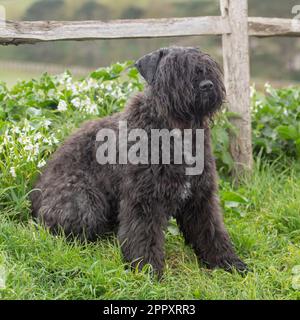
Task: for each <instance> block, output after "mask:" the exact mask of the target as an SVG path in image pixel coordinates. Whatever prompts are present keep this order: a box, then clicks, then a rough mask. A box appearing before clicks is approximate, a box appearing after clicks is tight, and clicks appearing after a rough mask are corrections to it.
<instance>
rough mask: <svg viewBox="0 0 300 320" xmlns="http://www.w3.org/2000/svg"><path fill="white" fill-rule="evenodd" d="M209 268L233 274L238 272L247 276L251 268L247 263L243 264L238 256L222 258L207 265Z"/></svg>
mask: <svg viewBox="0 0 300 320" xmlns="http://www.w3.org/2000/svg"><path fill="white" fill-rule="evenodd" d="M207 265H208V267H209V268H211V269H215V268H221V269H224V270H225V271H228V272H233V271H234V270H236V271H237V272H239V273H241V274H246V273H247V272H248V271H249V268H248V266H247V264H246V263H245V262H243V261H242V260H241V259H240V258H238V257H237V256H232V255H230V256H222V257H219V258H216V259H215V260H214V261H213V262H211V263H207Z"/></svg>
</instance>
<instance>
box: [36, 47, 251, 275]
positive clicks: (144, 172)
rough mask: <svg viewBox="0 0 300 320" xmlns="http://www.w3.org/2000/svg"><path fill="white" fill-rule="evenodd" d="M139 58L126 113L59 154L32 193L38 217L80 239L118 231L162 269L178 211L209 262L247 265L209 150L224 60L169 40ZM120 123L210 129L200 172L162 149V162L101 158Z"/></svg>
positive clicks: (77, 136) (89, 128) (81, 133)
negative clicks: (138, 87)
mask: <svg viewBox="0 0 300 320" xmlns="http://www.w3.org/2000/svg"><path fill="white" fill-rule="evenodd" d="M135 65H136V67H137V69H138V71H139V72H140V74H141V75H142V76H143V77H144V79H145V80H146V82H147V87H146V89H145V90H144V92H142V93H138V94H137V95H135V96H134V97H133V98H132V99H131V101H130V102H129V103H128V105H127V107H126V108H125V110H124V111H123V112H120V113H116V114H114V115H112V116H110V117H106V118H103V119H99V120H95V121H90V122H87V123H85V124H84V125H83V126H82V127H81V128H80V129H79V130H78V131H77V132H75V133H74V134H73V135H71V136H70V137H69V138H68V139H67V140H66V141H65V143H64V144H63V145H62V146H61V147H60V148H59V149H58V150H57V151H56V152H55V153H54V155H53V157H52V159H51V160H50V161H49V162H48V164H47V166H46V167H45V169H44V170H43V172H42V174H41V175H40V177H39V179H38V181H37V183H36V185H35V191H33V192H32V194H31V200H32V209H33V215H34V216H35V217H37V218H38V220H39V221H41V222H42V223H43V224H44V225H45V226H46V227H48V228H49V229H50V230H51V231H52V232H55V233H57V232H59V231H60V230H63V231H64V233H65V234H66V235H69V236H75V237H78V238H82V239H88V240H95V239H96V238H97V237H99V236H102V235H104V234H107V233H110V232H114V231H116V232H117V235H118V239H119V241H120V244H121V248H122V252H123V256H124V259H125V260H126V261H127V262H129V263H130V264H131V266H133V267H135V266H136V267H138V269H140V268H142V266H143V265H145V264H147V263H149V264H151V265H152V267H153V269H154V271H155V272H156V273H158V274H159V275H161V274H162V271H163V267H164V229H165V228H166V226H167V223H168V220H169V218H170V217H171V216H173V217H175V218H176V220H177V223H178V226H179V228H180V230H181V232H182V234H183V236H184V238H185V240H186V242H187V243H188V244H190V245H191V246H192V247H193V249H194V250H195V253H196V254H197V256H198V257H199V259H200V260H201V261H202V262H203V263H205V264H206V265H207V266H208V267H210V268H215V267H221V268H224V269H226V270H231V269H232V268H236V269H237V270H239V271H244V270H246V265H245V264H244V263H243V262H242V261H241V260H240V259H239V258H238V257H237V256H236V254H235V252H234V249H233V246H232V244H231V242H230V239H229V236H228V233H227V231H226V229H225V227H224V224H223V219H222V215H221V211H220V206H219V200H218V195H217V191H218V187H217V182H216V167H215V160H214V157H213V155H212V151H211V142H210V129H209V126H208V125H209V123H210V120H211V118H212V116H213V115H214V113H215V112H216V111H217V110H218V109H219V108H220V107H221V105H222V102H223V100H224V98H225V89H224V85H223V82H222V72H221V70H220V68H219V66H218V64H217V63H216V62H215V61H214V60H213V59H212V58H211V57H210V56H209V55H207V54H205V53H202V52H201V51H199V50H198V49H196V48H191V47H186V48H185V47H171V48H163V49H160V50H157V51H155V52H153V53H150V54H147V55H145V56H144V57H142V58H141V59H139V60H138V61H137V62H136V64H135ZM120 121H126V122H127V126H128V130H130V129H134V128H142V129H144V130H146V131H147V132H150V130H151V129H168V130H172V129H174V128H178V129H180V130H183V129H191V130H192V132H193V133H192V134H194V132H195V130H196V129H203V130H204V169H203V171H202V173H201V174H198V175H186V173H185V168H186V166H187V165H186V164H185V163H184V162H183V163H182V164H175V163H174V161H172V160H171V162H170V163H169V164H164V163H162V162H161V157H160V158H159V159H160V162H159V163H156V164H141V163H140V164H132V163H128V164H120V163H118V164H111V163H108V164H102V165H101V164H99V162H98V161H97V159H96V158H97V157H96V153H97V148H98V147H99V145H101V143H103V142H101V143H100V142H98V141H96V135H97V132H98V131H99V130H100V129H103V128H108V129H112V130H114V132H116V133H118V130H119V125H118V124H119V122H120ZM148 143H149V145H150V144H151V141H150V140H149V141H148ZM129 146H130V144H129V145H128V148H129ZM172 146H173V147H174V144H171V147H172ZM116 149H118V148H116ZM117 156H119V151H118V150H117ZM173 160H174V159H173Z"/></svg>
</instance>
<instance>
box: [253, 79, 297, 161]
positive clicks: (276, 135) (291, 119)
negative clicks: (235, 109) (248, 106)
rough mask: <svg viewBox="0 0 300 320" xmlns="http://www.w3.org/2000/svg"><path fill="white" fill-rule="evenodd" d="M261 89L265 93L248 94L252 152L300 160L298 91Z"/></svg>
mask: <svg viewBox="0 0 300 320" xmlns="http://www.w3.org/2000/svg"><path fill="white" fill-rule="evenodd" d="M265 88H266V94H263V93H259V92H257V91H256V90H254V89H253V91H252V93H253V94H252V128H253V146H254V152H255V153H258V152H260V151H261V150H262V153H263V154H264V155H266V156H267V157H269V158H272V159H274V158H276V157H278V156H279V155H282V154H284V155H286V156H290V157H293V158H300V88H284V89H274V88H272V87H271V86H270V85H268V84H266V86H265Z"/></svg>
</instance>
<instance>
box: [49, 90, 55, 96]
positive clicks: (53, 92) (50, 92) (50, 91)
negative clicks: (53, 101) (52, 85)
mask: <svg viewBox="0 0 300 320" xmlns="http://www.w3.org/2000/svg"><path fill="white" fill-rule="evenodd" d="M48 97H49V98H55V97H56V93H55V90H54V89H50V90H49V91H48Z"/></svg>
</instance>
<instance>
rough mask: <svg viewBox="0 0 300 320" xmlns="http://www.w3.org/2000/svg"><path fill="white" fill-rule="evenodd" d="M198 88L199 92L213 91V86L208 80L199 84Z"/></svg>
mask: <svg viewBox="0 0 300 320" xmlns="http://www.w3.org/2000/svg"><path fill="white" fill-rule="evenodd" d="M199 86H200V90H201V91H210V90H212V89H213V87H214V84H213V83H212V81H210V80H203V81H201V82H200V85H199Z"/></svg>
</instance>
